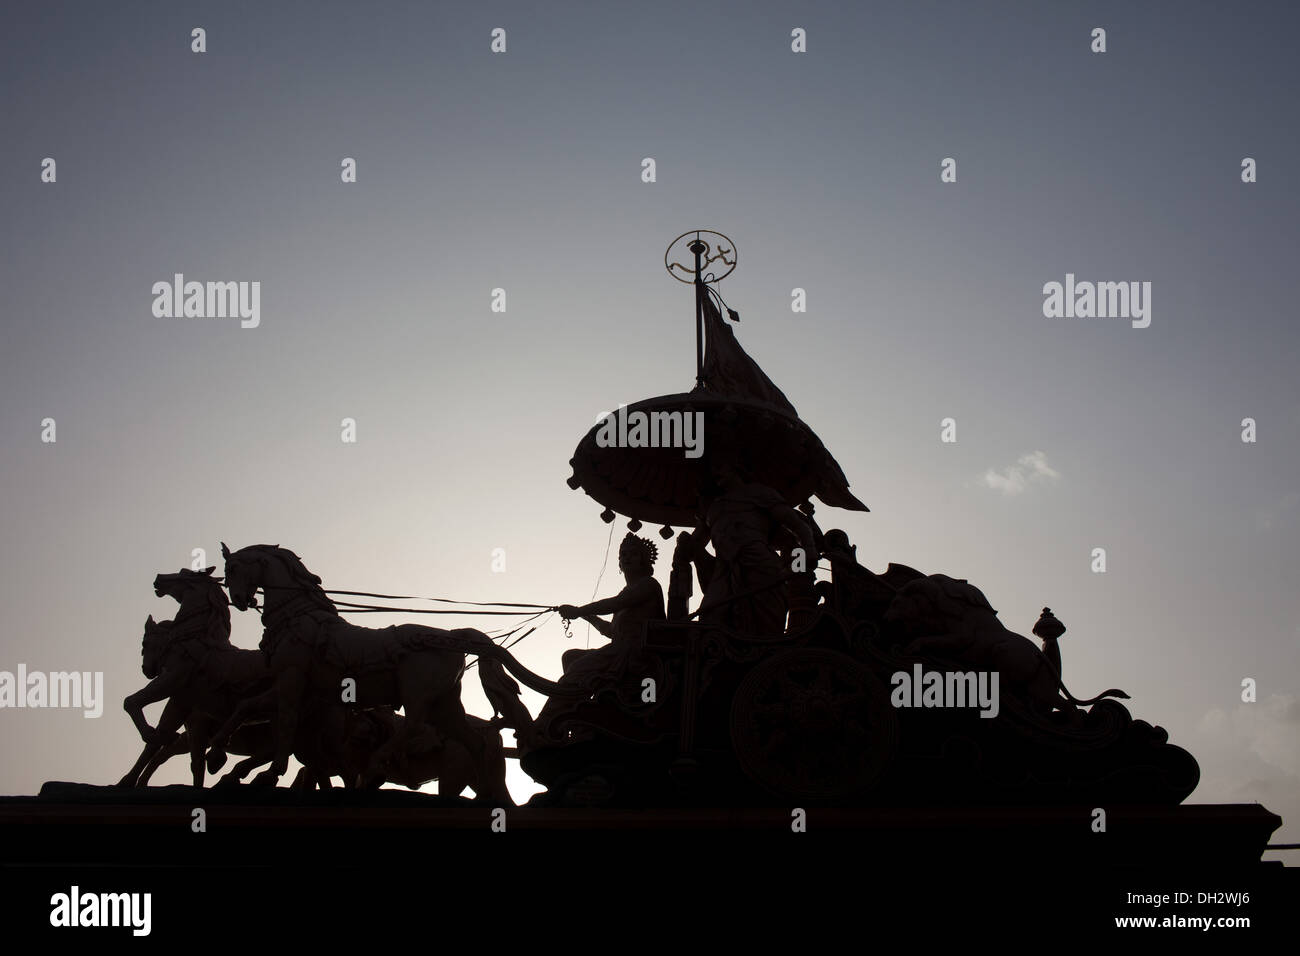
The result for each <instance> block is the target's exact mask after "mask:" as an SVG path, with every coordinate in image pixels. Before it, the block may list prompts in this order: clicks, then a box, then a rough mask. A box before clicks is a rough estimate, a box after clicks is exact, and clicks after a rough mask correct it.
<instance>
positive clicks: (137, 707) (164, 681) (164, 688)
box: [122, 670, 185, 743]
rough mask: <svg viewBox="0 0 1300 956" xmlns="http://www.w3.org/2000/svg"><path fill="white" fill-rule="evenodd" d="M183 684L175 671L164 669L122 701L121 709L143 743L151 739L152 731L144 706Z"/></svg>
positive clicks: (163, 697)
mask: <svg viewBox="0 0 1300 956" xmlns="http://www.w3.org/2000/svg"><path fill="white" fill-rule="evenodd" d="M184 684H185V681H184V680H182V677H181V675H180V674H178V673H177V672H176V671H174V670H172V671H165V672H163V673H162V674H159V675H158V676H157V677H155V678H154V679H153V680H151V681H150V682H149V683H148V684H146V685H145V686H144V687H142V688H141V689H140V690H138V691H136V692H135V693H134V694H131V695H130V696H128V697H127V698H126V699H125V700H124V701H122V709H123V710H125V711H126V712H127V715H128V716H130V718H131V723H133V724H135V729H136V730H138V731H139V732H140V739H141V740H143V741H144V742H145V743H149V742H150V741H151V740H152V738H153V733H154V730H153V728H152V727H150V726H149V721H147V720H146V719H145V716H144V709H145V707H147V706H148V705H149V704H156V703H158V701H160V700H166V699H167V698H168V697H171V696H172V694H173V693H175V692H176V691H177V690H179V689H180V688H181V687H182V686H183V685H184Z"/></svg>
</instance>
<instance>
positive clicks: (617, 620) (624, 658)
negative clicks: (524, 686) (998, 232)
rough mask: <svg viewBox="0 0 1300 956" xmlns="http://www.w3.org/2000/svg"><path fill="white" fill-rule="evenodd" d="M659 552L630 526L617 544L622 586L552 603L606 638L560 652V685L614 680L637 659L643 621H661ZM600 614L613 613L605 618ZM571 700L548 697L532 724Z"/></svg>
mask: <svg viewBox="0 0 1300 956" xmlns="http://www.w3.org/2000/svg"><path fill="white" fill-rule="evenodd" d="M658 556H659V549H658V547H656V546H655V544H654V542H653V541H650V540H649V539H647V538H638V537H637V536H636V535H634V534H633V533H632V532H630V531H629V532H628V533H627V536H626V537H625V538H623V543H622V544H620V545H619V548H618V569H619V570H620V571H621V572H622V573H623V579H624V581H626V582H627V583H626V586H625V587H624V588H623V590H621V591H619V592H618V594H616V595H614V596H613V597H610V598H605V599H603V600H600V601H592V602H591V603H589V604H583V605H578V606H575V605H573V604H561V605H560V606H559V607H558V608H557V610H558V611H559V612H560V614H561V615H562V616H563V617H564V618H565V619H566V620H571V621H574V620H578V619H582V620H584V621H586V622H588V623H589V624H590V625H591V626H592V627H594V628H595V629H596V630H597V631H599V632H600V633H601V634H602V635H604V636H605V637H607V638H609V640H610V642H609V644H607V645H605V646H604V647H598V648H591V649H586V650H583V649H574V650H569V651H565V652H564V655H563V656H562V658H561V666H562V667H563V668H564V676H563V677H561V678H560V684H561V685H565V684H568V685H575V684H576V685H579V686H581V687H583V688H584V689H591V690H592V691H594V690H596V689H598V688H599V687H600V686H601V685H602V684H607V683H612V682H614V681H616V680H617V679H618V677H619V675H621V674H622V673H624V672H625V671H626V670H627V668H628V666H629V664H630V662H631V661H633V660H634V659H635V658H636V656H637V654H638V651H639V650H640V645H641V642H642V638H643V635H644V631H645V624H646V623H647V622H650V621H663V620H665V614H664V592H663V588H662V587H660V586H659V582H658V581H656V580H655V578H654V565H655V559H656V558H658ZM602 614H610V615H612V617H611V618H610V619H609V620H608V621H606V620H605V619H604V618H602V617H601V616H600V615H602ZM570 705H571V702H570V701H568V700H566V699H565V698H562V697H556V698H552V699H551V701H550V702H548V703H547V705H546V706H545V707H543V708H542V711H541V713H540V714H538V715H537V727H538V728H542V729H543V730H544V728H545V727H546V724H547V723H548V722H549V721H550V719H551V718H552V717H553V716H554V715H555V714H556V713H557V712H558V711H559V710H561V709H567V708H568V707H569V706H570Z"/></svg>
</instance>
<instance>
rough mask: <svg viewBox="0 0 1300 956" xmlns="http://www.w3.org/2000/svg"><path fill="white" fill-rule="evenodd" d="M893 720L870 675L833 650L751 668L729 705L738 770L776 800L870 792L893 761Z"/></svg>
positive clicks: (794, 654)
mask: <svg viewBox="0 0 1300 956" xmlns="http://www.w3.org/2000/svg"><path fill="white" fill-rule="evenodd" d="M897 727H898V725H897V720H896V718H895V716H894V712H893V708H892V707H891V706H890V703H889V693H888V691H887V690H886V689H885V687H884V686H883V685H882V684H881V683H880V681H879V680H877V679H876V677H875V675H874V674H873V673H872V672H871V671H870V670H868V669H867V668H866V667H864V666H863V665H861V664H859V663H858V662H857V661H855V660H854V659H853V658H851V657H849V656H848V655H846V654H841V653H839V652H837V651H831V650H825V649H821V648H802V649H797V650H791V651H786V652H784V653H781V654H778V655H777V656H775V657H773V658H771V659H770V660H767V661H764V662H763V663H761V664H759V665H757V666H756V667H755V668H754V669H753V670H752V671H751V672H750V673H749V674H748V676H746V677H745V679H744V680H743V681H741V683H740V687H739V688H737V690H736V696H735V698H734V699H733V702H732V707H731V740H732V744H733V746H734V747H735V751H736V757H737V759H738V760H739V762H740V766H741V769H742V770H744V772H745V773H746V774H747V775H748V776H749V777H750V779H752V780H753V781H754V782H756V783H758V784H759V785H761V786H762V787H763V788H764V789H766V790H768V791H770V792H772V793H774V794H776V795H778V796H783V797H791V798H811V799H815V800H832V799H837V798H847V797H852V796H857V795H860V794H863V793H866V792H867V791H869V790H870V789H871V787H872V785H873V784H875V782H876V781H877V779H878V778H879V777H880V775H881V773H882V771H883V770H884V769H885V767H886V765H887V764H888V763H889V761H890V760H891V759H892V757H893V754H894V749H895V746H896V740H897V734H898V729H897Z"/></svg>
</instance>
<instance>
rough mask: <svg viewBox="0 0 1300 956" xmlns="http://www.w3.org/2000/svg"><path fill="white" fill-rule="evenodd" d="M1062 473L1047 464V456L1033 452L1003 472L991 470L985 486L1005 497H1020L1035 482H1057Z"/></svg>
mask: <svg viewBox="0 0 1300 956" xmlns="http://www.w3.org/2000/svg"><path fill="white" fill-rule="evenodd" d="M1060 477H1061V473H1060V472H1059V471H1057V470H1056V469H1054V468H1053V467H1052V466H1051V465H1049V464H1048V463H1047V455H1046V454H1044V453H1043V452H1041V451H1031V452H1029V453H1028V454H1025V455H1021V456H1020V460H1019V461H1017V462H1016V463H1015V464H1014V465H1012V466H1010V467H1009V468H1004V469H1003V470H1002V471H1001V472H998V471H994V470H993V469H992V468H990V469H989V470H988V471H986V472H984V478H983V481H984V486H985V487H986V488H992V489H993V490H994V491H1000V492H1002V493H1003V494H1004V495H1018V494H1020V493H1021V492H1023V491H1024V490H1025V489H1026V488H1028V487H1029V485H1030V484H1031V483H1033V482H1041V481H1056V480H1057V479H1058V478H1060Z"/></svg>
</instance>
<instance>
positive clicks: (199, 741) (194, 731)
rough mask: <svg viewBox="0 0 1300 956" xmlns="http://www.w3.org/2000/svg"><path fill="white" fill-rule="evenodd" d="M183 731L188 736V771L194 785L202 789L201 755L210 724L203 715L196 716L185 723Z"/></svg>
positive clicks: (203, 751) (204, 749)
mask: <svg viewBox="0 0 1300 956" xmlns="http://www.w3.org/2000/svg"><path fill="white" fill-rule="evenodd" d="M185 733H186V735H187V736H188V737H189V738H190V773H191V775H192V776H193V777H194V786H195V787H197V788H199V789H202V787H203V755H204V754H205V753H206V752H207V749H208V746H207V744H208V739H209V737H210V736H211V733H212V724H211V722H210V721H208V720H206V719H204V718H203V717H196V718H194V719H192V720H190V721H189V722H187V723H186V725H185Z"/></svg>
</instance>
